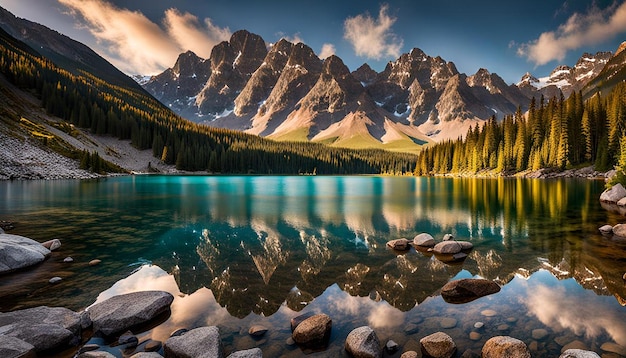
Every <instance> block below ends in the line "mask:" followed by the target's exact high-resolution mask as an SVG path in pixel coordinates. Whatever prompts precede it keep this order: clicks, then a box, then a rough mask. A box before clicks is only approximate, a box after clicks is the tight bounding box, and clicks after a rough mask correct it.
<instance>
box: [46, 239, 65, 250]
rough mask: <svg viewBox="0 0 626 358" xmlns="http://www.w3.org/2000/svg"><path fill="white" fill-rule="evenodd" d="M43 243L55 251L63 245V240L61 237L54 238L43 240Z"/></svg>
mask: <svg viewBox="0 0 626 358" xmlns="http://www.w3.org/2000/svg"><path fill="white" fill-rule="evenodd" d="M41 245H42V246H43V247H45V248H46V249H48V250H50V251H54V250H57V249H59V248H60V247H61V241H60V240H59V239H52V240H48V241H46V242H42V243H41Z"/></svg>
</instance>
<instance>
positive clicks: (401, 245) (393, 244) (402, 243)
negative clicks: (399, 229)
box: [387, 238, 411, 251]
mask: <svg viewBox="0 0 626 358" xmlns="http://www.w3.org/2000/svg"><path fill="white" fill-rule="evenodd" d="M387 246H388V247H389V248H391V249H394V250H398V251H406V250H409V249H410V248H411V246H409V240H407V239H405V238H402V239H396V240H391V241H387Z"/></svg>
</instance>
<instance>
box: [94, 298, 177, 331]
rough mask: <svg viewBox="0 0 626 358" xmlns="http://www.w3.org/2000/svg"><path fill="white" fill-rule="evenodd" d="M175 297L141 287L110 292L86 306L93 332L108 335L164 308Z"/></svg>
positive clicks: (167, 309)
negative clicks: (138, 290)
mask: <svg viewBox="0 0 626 358" xmlns="http://www.w3.org/2000/svg"><path fill="white" fill-rule="evenodd" d="M173 300H174V296H172V295H171V294H170V293H169V292H165V291H140V292H133V293H128V294H124V295H118V296H113V297H111V298H109V299H108V300H106V301H103V302H100V303H97V304H95V305H93V306H91V307H90V308H89V309H88V312H89V317H90V318H91V321H92V323H93V330H94V332H101V333H103V334H104V335H106V336H111V335H114V334H117V333H120V332H124V331H126V330H128V329H131V328H133V327H135V326H138V325H141V324H145V323H148V322H150V321H151V320H153V319H154V318H156V317H157V316H159V315H160V314H161V313H164V312H167V311H169V309H170V305H171V304H172V301H173Z"/></svg>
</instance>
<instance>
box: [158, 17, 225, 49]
mask: <svg viewBox="0 0 626 358" xmlns="http://www.w3.org/2000/svg"><path fill="white" fill-rule="evenodd" d="M163 23H164V24H165V28H166V30H167V32H168V34H169V35H170V36H171V38H172V39H173V40H175V41H176V42H177V43H178V45H179V46H180V47H181V48H182V49H185V50H191V51H193V52H195V54H196V55H198V56H200V57H204V58H208V57H209V56H210V55H211V49H212V48H213V46H215V45H216V44H218V43H220V42H222V41H227V40H228V39H230V36H231V33H230V30H229V29H228V28H224V29H222V28H219V27H218V26H215V25H214V24H213V23H212V22H211V19H205V20H204V26H203V25H201V24H200V22H199V21H198V18H197V17H196V16H194V15H192V14H190V13H184V14H181V13H180V12H179V11H178V10H176V9H169V10H167V11H165V20H163Z"/></svg>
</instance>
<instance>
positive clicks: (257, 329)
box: [248, 324, 267, 337]
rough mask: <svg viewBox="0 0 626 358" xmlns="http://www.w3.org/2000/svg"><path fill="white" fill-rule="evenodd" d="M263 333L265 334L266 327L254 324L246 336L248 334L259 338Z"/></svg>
mask: <svg viewBox="0 0 626 358" xmlns="http://www.w3.org/2000/svg"><path fill="white" fill-rule="evenodd" d="M265 333H267V327H265V326H262V325H260V324H255V325H254V326H252V327H250V329H249V330H248V334H250V335H251V336H253V337H261V336H263V335H264V334H265Z"/></svg>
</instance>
